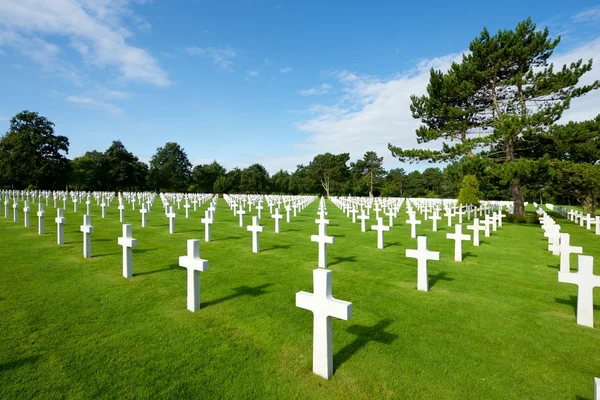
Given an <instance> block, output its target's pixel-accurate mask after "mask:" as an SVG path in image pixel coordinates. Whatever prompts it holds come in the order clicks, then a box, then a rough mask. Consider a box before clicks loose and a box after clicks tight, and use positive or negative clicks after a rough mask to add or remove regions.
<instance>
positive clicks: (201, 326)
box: [0, 200, 600, 399]
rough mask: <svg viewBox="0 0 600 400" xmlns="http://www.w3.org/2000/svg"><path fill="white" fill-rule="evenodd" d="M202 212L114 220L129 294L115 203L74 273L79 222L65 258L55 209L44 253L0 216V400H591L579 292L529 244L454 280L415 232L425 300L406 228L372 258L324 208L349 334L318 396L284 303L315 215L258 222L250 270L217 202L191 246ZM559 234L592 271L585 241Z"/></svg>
mask: <svg viewBox="0 0 600 400" xmlns="http://www.w3.org/2000/svg"><path fill="white" fill-rule="evenodd" d="M206 207H207V206H206V205H204V206H203V207H202V208H201V209H199V210H198V211H196V212H191V213H190V214H191V215H190V216H191V218H190V219H188V220H186V219H185V213H184V210H183V208H182V209H181V210H179V212H178V218H177V222H176V233H175V234H174V235H169V234H168V219H167V218H166V217H164V213H163V212H162V210H161V208H160V205H159V204H157V205H155V206H154V208H153V211H152V212H151V213H150V214H149V216H148V228H145V229H143V228H141V222H140V221H141V217H140V214H139V212H138V211H137V210H136V211H135V212H132V211H131V210H128V212H127V214H126V222H129V223H132V224H133V236H134V237H135V238H136V239H138V247H136V248H135V249H134V251H133V253H134V254H133V263H134V267H133V269H134V277H133V278H132V279H129V280H127V279H124V278H123V277H122V276H121V269H122V268H121V247H120V246H118V245H117V237H118V236H120V235H121V225H120V224H119V222H118V210H117V209H116V202H113V205H112V207H111V208H110V209H109V210H108V215H107V219H105V220H102V219H101V218H100V209H99V207H96V206H94V207H93V210H92V224H93V225H94V227H95V232H94V234H93V244H92V253H93V255H94V257H93V258H91V259H88V260H85V259H83V258H82V245H81V240H82V235H81V233H80V232H79V225H80V224H81V220H82V217H81V215H82V213H81V211H82V210H85V205H83V206H80V213H78V214H74V213H73V212H72V207H71V206H70V207H69V210H67V212H66V215H65V216H66V218H67V226H66V228H65V241H66V244H65V245H64V246H57V245H56V225H55V224H54V222H53V221H54V217H55V215H56V212H55V210H54V209H53V208H52V207H47V208H46V234H45V235H44V236H43V237H40V236H38V235H37V230H36V221H37V219H36V218H35V217H34V216H32V217H31V224H32V227H31V228H30V229H25V228H23V223H22V215H20V221H19V223H18V224H15V223H13V222H12V219H11V218H9V219H5V218H4V216H3V215H2V216H0V334H1V338H2V339H1V340H0V398H2V399H15V398H34V397H37V398H42V399H53V398H81V399H84V398H97V397H99V398H108V399H115V398H119V399H121V398H126V399H127V398H136V399H139V398H178V399H181V398H189V399H192V398H193V399H201V398H278V399H280V398H281V399H283V398H301V399H324V398H325V399H340V398H342V399H373V398H400V399H468V398H472V399H534V398H539V399H550V398H552V399H575V398H577V396H579V397H580V398H588V399H589V398H591V397H592V393H593V377H594V376H598V375H600V357H598V344H599V343H600V330H599V329H590V328H585V327H581V326H578V325H577V324H576V321H575V304H576V294H577V287H576V286H575V285H570V284H560V283H558V282H557V272H558V262H559V260H558V257H555V256H552V255H551V253H549V252H548V251H547V250H546V247H547V245H546V240H545V239H544V238H543V234H542V229H541V228H540V227H539V226H532V225H505V226H504V227H503V228H500V230H499V231H498V232H496V233H494V234H493V235H492V237H491V238H483V236H482V245H481V246H480V247H478V248H475V247H473V246H472V245H471V244H466V245H465V247H464V252H465V259H464V261H463V262H462V263H456V262H453V261H452V259H453V242H452V241H450V240H447V239H445V234H446V233H447V232H448V231H449V230H448V229H449V228H447V227H445V219H444V220H442V221H440V226H443V228H442V229H441V230H440V231H439V232H438V233H433V232H431V223H430V222H427V223H424V224H423V225H422V226H419V227H418V233H419V234H427V235H428V236H429V237H430V239H429V248H430V249H431V250H437V251H441V255H442V260H441V261H440V262H433V261H432V262H430V263H429V267H430V268H429V274H430V286H431V289H430V292H429V293H423V292H419V291H417V290H416V276H417V268H416V260H414V259H407V258H405V256H404V252H405V249H407V248H415V247H416V240H414V239H410V226H408V225H406V224H405V223H404V221H405V220H406V219H407V218H406V215H405V214H404V213H402V214H401V215H400V216H399V217H398V218H397V219H396V222H395V226H394V227H393V228H392V230H391V232H389V233H387V234H386V237H385V243H386V248H385V249H383V250H378V249H377V248H376V232H373V231H369V232H367V233H361V232H360V225H359V224H356V225H353V224H352V223H351V221H350V220H349V219H348V218H346V217H345V216H344V215H343V213H342V212H341V211H340V210H338V209H336V208H335V207H334V205H333V204H331V203H329V206H328V211H329V218H330V219H331V225H330V226H329V228H328V233H329V234H330V235H333V236H335V237H336V242H335V244H333V245H331V246H329V251H328V258H329V263H330V269H331V270H332V271H333V294H334V296H335V297H337V298H339V299H342V300H347V301H351V302H352V303H353V316H352V318H351V319H350V320H349V321H340V320H334V321H333V340H334V364H335V374H334V376H333V378H332V379H331V380H330V381H326V380H323V379H322V378H319V377H317V376H315V375H313V374H312V371H311V368H312V360H311V357H312V314H311V313H310V312H308V311H306V310H303V309H299V308H296V307H295V293H296V292H298V291H301V290H304V291H312V272H311V271H312V270H313V269H314V268H316V262H317V246H316V244H315V243H312V242H310V235H311V234H316V233H317V225H315V224H314V219H315V218H316V209H317V202H314V203H313V204H312V205H310V206H309V207H308V208H307V209H306V210H305V211H303V212H302V213H301V214H299V216H298V217H297V218H296V219H294V220H293V221H292V223H291V224H286V223H285V222H282V233H281V234H279V235H277V234H275V233H273V221H272V220H271V219H270V218H263V220H262V225H264V226H265V231H266V232H265V233H264V234H262V235H261V248H262V252H261V253H259V254H253V253H252V252H251V235H250V232H248V231H246V229H245V228H243V229H242V228H239V227H238V226H237V218H235V217H234V216H233V215H232V213H231V211H230V210H229V209H228V208H227V207H226V204H225V202H224V201H223V200H219V206H218V209H217V213H216V224H215V225H213V232H212V233H213V239H214V242H212V243H204V242H203V237H204V234H203V225H201V224H200V218H201V217H202V216H203V215H204V210H205V208H206ZM32 209H34V210H36V209H37V205H32ZM11 211H12V210H11ZM267 211H268V210H267ZM32 214H33V215H35V212H34V213H32ZM265 215H266V213H265ZM246 221H247V222H250V217H249V216H246ZM370 222H373V220H371V221H370ZM560 223H561V226H562V227H563V231H566V232H569V233H571V235H572V239H571V242H572V244H573V245H581V246H583V247H584V251H585V253H586V254H590V255H593V256H594V257H596V260H600V246H598V243H599V240H600V238H598V237H595V236H594V235H593V234H591V233H590V232H587V231H585V229H582V228H580V227H579V226H576V225H574V224H572V223H568V222H565V223H563V222H562V221H561V222H560ZM370 225H371V223H369V226H370ZM190 238H198V239H201V256H202V257H203V258H206V259H208V260H209V263H210V267H209V271H208V272H204V273H201V296H202V297H201V299H202V306H201V309H200V310H199V311H198V312H196V313H191V312H189V311H187V310H186V270H185V269H183V268H179V267H178V266H177V263H178V257H179V256H180V255H184V254H185V252H186V240H187V239H190ZM599 263H600V261H596V274H600V267H598V264H599ZM572 265H576V258H575V256H573V260H572ZM596 298H598V295H596ZM596 307H598V302H597V301H596ZM596 310H597V311H596V313H595V323H596V326H598V327H599V328H600V312H598V309H597V308H596Z"/></svg>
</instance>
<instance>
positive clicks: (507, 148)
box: [389, 19, 600, 216]
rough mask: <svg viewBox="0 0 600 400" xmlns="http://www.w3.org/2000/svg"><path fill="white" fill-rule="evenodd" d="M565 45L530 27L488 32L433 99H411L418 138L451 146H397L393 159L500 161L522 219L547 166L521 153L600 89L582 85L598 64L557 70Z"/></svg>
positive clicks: (435, 74)
mask: <svg viewBox="0 0 600 400" xmlns="http://www.w3.org/2000/svg"><path fill="white" fill-rule="evenodd" d="M559 43H560V38H557V39H554V40H552V39H550V38H549V32H548V29H547V28H546V29H545V30H543V31H539V30H536V26H535V24H533V23H532V21H531V19H527V20H525V21H523V22H521V23H519V24H518V25H517V27H516V29H515V30H503V31H499V32H498V33H497V34H496V35H493V36H492V35H490V33H489V32H488V30H487V29H485V28H484V29H483V31H482V32H481V35H480V36H479V37H477V38H476V39H475V40H473V41H472V42H471V44H470V46H469V50H470V53H469V54H466V55H464V56H463V59H462V62H461V63H460V64H454V65H453V66H452V67H451V69H450V71H448V72H447V73H442V72H440V71H432V73H431V77H430V82H429V86H428V88H427V92H428V95H426V96H423V97H420V98H417V97H413V98H412V107H411V109H412V110H413V116H414V117H415V118H419V119H420V120H421V122H422V123H423V124H424V125H423V126H422V127H421V128H419V130H417V138H418V141H419V142H420V143H422V142H429V141H432V140H437V139H442V140H445V141H444V143H443V148H442V150H440V151H433V150H422V149H421V150H403V149H401V148H398V147H395V146H393V145H391V144H390V145H389V148H390V150H391V151H392V154H393V155H394V156H396V157H398V158H399V159H401V160H410V161H416V160H426V159H428V160H433V161H437V160H450V159H456V158H462V157H475V156H474V150H475V149H476V148H481V149H482V153H481V156H483V157H490V158H493V159H494V161H495V165H496V167H495V171H496V174H497V175H498V176H501V177H502V179H503V181H505V182H507V184H508V185H509V187H510V192H511V197H512V200H513V201H514V212H515V215H517V216H522V215H523V214H524V204H523V194H522V192H521V186H522V184H523V183H526V182H527V180H528V179H530V178H531V177H535V174H534V172H535V171H539V170H542V169H543V168H544V166H543V165H538V164H537V163H538V161H537V160H536V159H532V158H527V154H528V153H527V152H526V151H521V150H522V149H525V148H526V147H527V146H526V143H527V142H528V141H531V140H532V138H533V137H535V136H536V135H539V134H543V133H544V132H546V131H547V130H548V128H549V127H550V126H551V125H552V124H553V123H554V122H556V121H557V120H558V119H559V118H560V117H561V115H562V113H563V111H564V110H566V109H568V108H569V106H570V102H571V99H572V98H575V97H579V96H582V95H584V94H586V93H588V92H590V91H591V90H594V89H597V88H598V87H599V86H600V83H599V82H598V81H595V82H593V83H592V84H590V85H578V83H579V79H580V78H581V77H582V76H583V75H584V74H585V73H587V72H589V71H590V70H591V68H592V60H589V61H588V62H586V63H583V61H582V60H579V61H577V62H574V63H572V64H570V65H569V66H566V65H565V66H563V67H562V68H561V69H560V70H557V71H555V70H554V66H553V65H552V64H549V63H548V59H549V58H550V56H551V55H552V53H553V51H554V49H555V48H556V46H558V44H559ZM540 162H541V163H542V164H543V163H545V162H547V160H541V161H540Z"/></svg>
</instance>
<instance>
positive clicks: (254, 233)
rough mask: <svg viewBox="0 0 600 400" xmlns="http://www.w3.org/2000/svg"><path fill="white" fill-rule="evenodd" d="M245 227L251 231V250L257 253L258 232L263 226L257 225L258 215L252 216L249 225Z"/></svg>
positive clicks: (258, 248) (258, 247) (258, 249)
mask: <svg viewBox="0 0 600 400" xmlns="http://www.w3.org/2000/svg"><path fill="white" fill-rule="evenodd" d="M246 229H247V230H249V231H250V232H252V252H253V253H258V252H259V251H260V237H259V235H258V234H259V233H261V232H262V231H264V229H265V228H264V227H262V226H260V225H258V217H257V216H253V217H252V225H249V226H248V227H246Z"/></svg>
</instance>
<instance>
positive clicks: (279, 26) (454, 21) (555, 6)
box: [0, 0, 600, 173]
mask: <svg viewBox="0 0 600 400" xmlns="http://www.w3.org/2000/svg"><path fill="white" fill-rule="evenodd" d="M404 3H405V2H400V1H368V2H367V1H364V2H361V1H343V2H342V1H293V2H292V1H289V2H284V1H260V0H254V1H191V0H185V1H184V0H171V1H167V0H154V1H147V0H18V1H17V0H0V88H1V93H2V96H0V132H4V131H6V130H7V128H8V126H9V122H8V119H9V118H10V117H12V116H13V115H15V114H16V113H17V112H19V111H21V110H24V109H28V110H33V111H37V112H39V113H40V114H42V115H44V116H46V117H47V118H49V119H50V120H51V121H53V122H54V123H55V124H56V132H57V133H58V134H61V135H66V136H68V137H69V139H70V141H71V150H70V152H69V157H76V156H79V155H82V154H83V153H85V152H86V151H88V150H100V151H104V150H105V149H106V148H107V147H108V146H109V145H110V143H111V141H112V140H116V139H118V140H121V141H122V142H123V143H124V144H125V146H126V147H127V148H128V149H129V150H130V151H132V152H133V153H134V154H136V155H137V156H139V157H140V158H141V159H142V160H144V161H148V160H149V159H150V157H151V156H152V154H154V152H155V151H156V148H157V147H159V146H162V145H163V144H164V143H166V142H167V141H175V142H177V143H179V144H181V145H182V146H183V147H184V148H185V150H186V152H187V154H188V157H189V158H190V160H191V161H192V163H193V164H199V163H206V162H210V161H212V160H214V159H216V160H218V161H219V162H221V163H222V164H224V165H225V166H226V167H228V168H232V167H233V166H240V167H245V166H248V165H249V164H251V163H253V162H260V163H262V164H264V165H265V166H266V167H267V169H268V170H269V171H270V172H271V173H273V172H276V171H277V170H278V169H279V168H284V169H289V170H293V169H295V166H296V165H297V164H300V163H304V164H306V163H308V162H309V161H310V160H311V159H312V157H313V156H314V155H315V154H318V153H322V152H325V151H330V152H334V153H339V152H350V153H351V156H352V158H353V159H355V158H358V157H360V156H362V154H363V153H364V152H365V151H367V150H376V151H377V152H378V153H379V154H380V155H383V156H384V157H385V165H386V167H388V168H393V167H397V166H399V163H398V162H397V161H396V160H394V159H393V158H392V157H391V155H390V154H389V152H388V151H387V148H386V146H387V143H388V142H392V143H394V144H398V145H401V146H405V147H409V146H410V147H412V146H416V142H415V135H414V130H415V128H416V127H417V126H418V121H415V120H413V119H412V118H411V116H410V112H409V110H408V104H409V102H410V101H409V96H410V95H411V94H419V93H422V92H423V91H424V89H425V86H426V84H427V78H428V71H429V69H430V68H431V67H436V68H447V66H448V65H449V64H450V63H451V62H452V61H453V60H456V59H458V57H460V55H461V54H462V52H464V51H465V50H466V49H467V47H468V44H469V42H470V41H471V40H472V39H473V38H474V37H475V36H477V35H478V33H479V32H480V31H481V29H482V28H483V26H487V27H488V29H489V30H490V31H492V32H495V31H497V30H498V29H507V28H513V27H514V26H515V25H516V24H517V23H518V22H519V21H521V20H523V19H525V18H526V17H527V16H531V17H532V18H533V20H534V22H536V23H537V24H538V26H540V27H541V26H548V27H549V28H550V33H551V34H552V35H559V34H560V35H562V38H563V42H562V43H561V45H560V46H559V48H558V50H557V52H556V54H555V56H554V58H553V61H554V62H555V63H557V64H562V63H565V62H570V61H573V60H576V59H579V58H584V59H586V60H587V59H589V58H593V57H594V56H596V57H597V55H598V54H600V6H598V4H597V2H592V1H583V2H564V1H554V0H548V1H543V2H542V1H539V2H538V1H528V2H523V1H512V0H509V1H504V2H502V4H501V5H500V6H496V4H497V3H485V2H454V3H452V2H450V3H449V2H443V1H428V2H409V3H410V4H404ZM598 58H600V57H598ZM599 78H600V59H598V60H597V61H596V66H595V69H594V71H593V72H592V73H590V74H589V76H588V77H587V78H586V80H587V81H591V80H592V79H599ZM598 104H600V94H599V93H594V94H592V95H588V96H587V97H586V98H583V99H577V100H576V101H575V102H574V103H573V106H572V109H571V110H570V111H569V112H568V113H567V114H566V115H565V119H573V120H582V119H589V118H592V117H594V116H595V115H596V114H598V113H600V108H599V107H598ZM407 169H411V167H408V168H407Z"/></svg>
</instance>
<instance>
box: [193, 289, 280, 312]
mask: <svg viewBox="0 0 600 400" xmlns="http://www.w3.org/2000/svg"><path fill="white" fill-rule="evenodd" d="M271 285H273V284H272V283H265V284H264V285H260V286H255V287H250V286H245V285H244V286H239V287H236V288H233V290H234V292H235V293H232V294H230V295H229V296H225V297H221V298H220V299H215V300H212V301H207V302H205V303H202V308H206V307H209V306H214V305H217V304H220V303H223V302H225V301H228V300H232V299H235V298H236V297H240V296H251V297H258V296H261V295H263V294H265V293H268V292H267V291H265V290H263V289H264V288H267V287H269V286H271Z"/></svg>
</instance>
